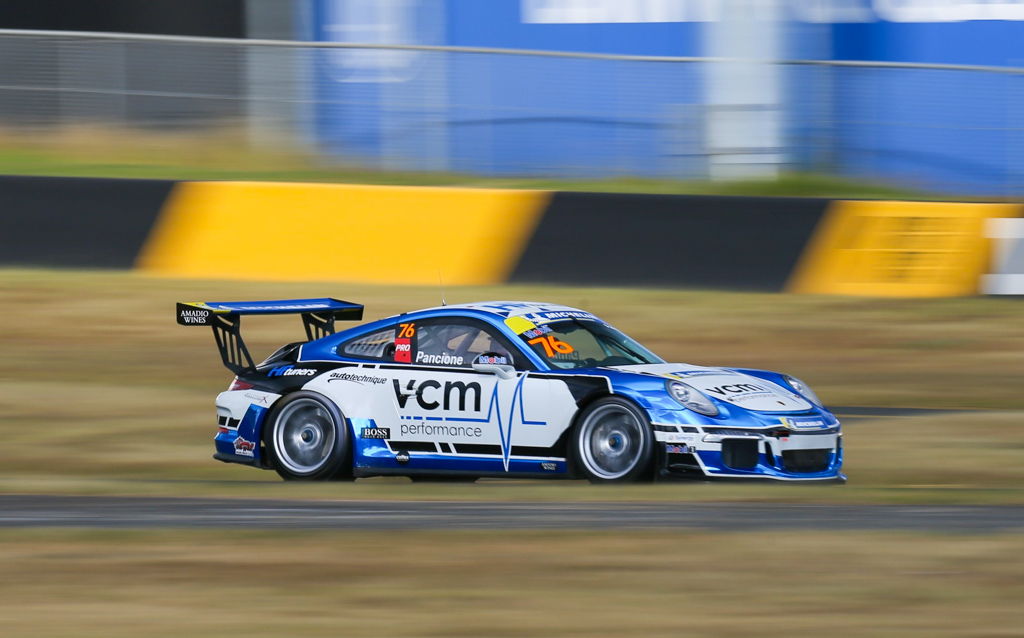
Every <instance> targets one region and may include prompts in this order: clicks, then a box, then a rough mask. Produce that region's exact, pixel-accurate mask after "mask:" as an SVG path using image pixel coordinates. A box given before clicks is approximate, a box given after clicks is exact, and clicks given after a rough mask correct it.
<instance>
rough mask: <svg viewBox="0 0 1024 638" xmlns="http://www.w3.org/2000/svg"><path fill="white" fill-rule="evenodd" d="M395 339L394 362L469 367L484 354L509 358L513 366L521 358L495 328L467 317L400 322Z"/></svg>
mask: <svg viewBox="0 0 1024 638" xmlns="http://www.w3.org/2000/svg"><path fill="white" fill-rule="evenodd" d="M394 338H395V348H396V351H395V361H396V362H405V363H412V364H419V365H432V366H446V367H453V368H469V367H471V366H472V365H473V360H474V359H475V358H476V357H477V356H479V355H481V354H484V353H492V354H497V355H498V356H502V357H508V360H509V362H510V363H511V364H513V365H515V364H516V363H519V361H517V359H522V358H523V357H521V356H520V357H515V356H514V354H513V349H512V347H511V346H510V345H508V342H507V341H506V340H505V339H504V338H502V337H501V336H500V334H499V333H498V332H497V331H496V330H494V329H493V328H490V327H489V326H486V325H485V324H483V323H478V322H476V321H472V320H467V319H451V320H444V319H427V320H423V321H418V322H415V323H400V324H398V326H397V328H396V330H395V332H394ZM523 363H525V360H524V361H523Z"/></svg>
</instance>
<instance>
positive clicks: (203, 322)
mask: <svg viewBox="0 0 1024 638" xmlns="http://www.w3.org/2000/svg"><path fill="white" fill-rule="evenodd" d="M294 314H300V315H302V325H303V327H304V328H305V329H306V340H307V341H313V340H315V339H320V338H322V337H326V336H327V335H330V334H334V322H335V321H336V320H338V319H341V320H342V321H359V320H360V319H362V318H363V306H362V305H360V304H356V303H351V302H348V301H342V300H340V299H332V298H330V297H324V298H321V299H280V300H277V301H197V302H191V303H180V302H179V303H178V306H177V319H178V323H179V324H181V325H183V326H210V327H212V328H213V338H214V339H215V340H216V341H217V350H219V351H220V358H221V360H222V361H223V362H224V367H226V368H227V369H228V370H231V371H232V372H234V373H235V374H241V373H243V372H248V371H251V370H254V369H255V368H256V364H255V363H253V360H252V357H251V356H250V355H249V349H248V348H246V347H245V341H243V340H242V334H241V330H240V326H241V322H242V315H294Z"/></svg>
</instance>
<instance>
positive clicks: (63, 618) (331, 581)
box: [0, 531, 1024, 638]
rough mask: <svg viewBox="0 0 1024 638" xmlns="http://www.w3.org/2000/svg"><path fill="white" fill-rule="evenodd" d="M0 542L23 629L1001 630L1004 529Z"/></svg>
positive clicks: (197, 535)
mask: <svg viewBox="0 0 1024 638" xmlns="http://www.w3.org/2000/svg"><path fill="white" fill-rule="evenodd" d="M231 536H232V538H227V537H226V534H223V533H213V532H122V533H118V532H106V533H84V532H67V531H66V532H41V533H40V532H33V533H32V534H31V535H29V534H25V533H21V532H3V533H0V564H3V565H4V578H3V579H0V600H2V601H3V602H2V603H0V626H3V628H4V630H3V634H4V636H6V637H8V638H18V637H22V636H104V637H110V638H116V637H119V636H140V635H146V636H154V637H159V636H184V635H187V636H194V637H197V638H198V637H202V636H223V635H227V634H232V633H244V634H245V635H247V636H288V635H302V636H353V637H356V636H394V637H401V636H466V637H477V636H485V635H486V636H495V637H500V636H537V635H541V636H581V637H583V636H586V637H588V638H590V637H601V636H609V637H612V636H628V635H636V636H647V637H652V638H653V637H659V636H666V637H668V636H672V637H675V636H681V635H696V636H719V637H722V638H728V637H732V636H735V637H741V636H751V635H764V636H793V635H797V636H802V635H808V636H809V635H831V636H872V637H875V636H892V635H900V636H903V637H914V636H920V637H928V638H936V637H941V636H968V635H969V636H991V637H995V636H1019V635H1020V628H1021V627H1022V626H1024V608H1022V607H1021V606H1020V604H1019V603H1020V600H1021V597H1022V596H1024V578H1022V568H1024V561H1022V559H1021V556H1022V555H1024V540H1022V539H1021V537H1020V536H1018V535H1014V536H940V535H905V534H882V533H877V534H849V533H829V534H822V533H759V534H757V535H752V534H743V533H737V534H708V533H672V532H631V533H629V534H622V533H619V534H606V533H577V532H515V533H507V532H430V533H425V532H389V533H377V534H367V533H340V532H339V533H313V532H310V533H299V534H295V533H292V534H289V535H287V536H284V535H277V534H271V533H265V534H257V533H232V534H231Z"/></svg>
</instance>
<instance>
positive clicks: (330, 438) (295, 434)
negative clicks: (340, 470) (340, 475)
mask: <svg viewBox="0 0 1024 638" xmlns="http://www.w3.org/2000/svg"><path fill="white" fill-rule="evenodd" d="M336 436H337V428H336V427H335V423H334V419H333V418H332V417H331V414H330V412H328V411H327V408H325V407H324V406H323V405H322V404H321V403H320V402H319V401H315V400H313V399H305V398H302V399H296V400H295V401H292V402H291V403H289V404H288V405H286V406H285V407H284V409H283V410H281V413H280V414H278V415H277V420H276V421H275V422H274V450H275V451H276V452H277V459H278V461H279V462H280V463H281V464H282V465H284V466H285V468H287V469H288V471H290V472H292V473H294V474H298V475H302V474H312V473H314V472H316V471H317V470H319V469H320V468H321V467H323V466H324V464H325V463H327V461H328V459H329V458H330V456H331V451H332V450H334V439H335V437H336Z"/></svg>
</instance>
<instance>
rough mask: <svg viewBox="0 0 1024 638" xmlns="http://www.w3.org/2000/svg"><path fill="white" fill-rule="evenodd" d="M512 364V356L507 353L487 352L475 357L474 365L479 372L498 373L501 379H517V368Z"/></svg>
mask: <svg viewBox="0 0 1024 638" xmlns="http://www.w3.org/2000/svg"><path fill="white" fill-rule="evenodd" d="M510 364H511V360H510V358H509V357H507V356H505V355H500V354H498V353H496V352H485V353H483V354H481V355H477V357H476V358H475V359H473V364H472V367H473V369H474V370H476V371H477V372H488V373H491V374H496V375H498V378H499V379H515V378H516V369H515V368H514V367H512V365H510Z"/></svg>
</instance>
